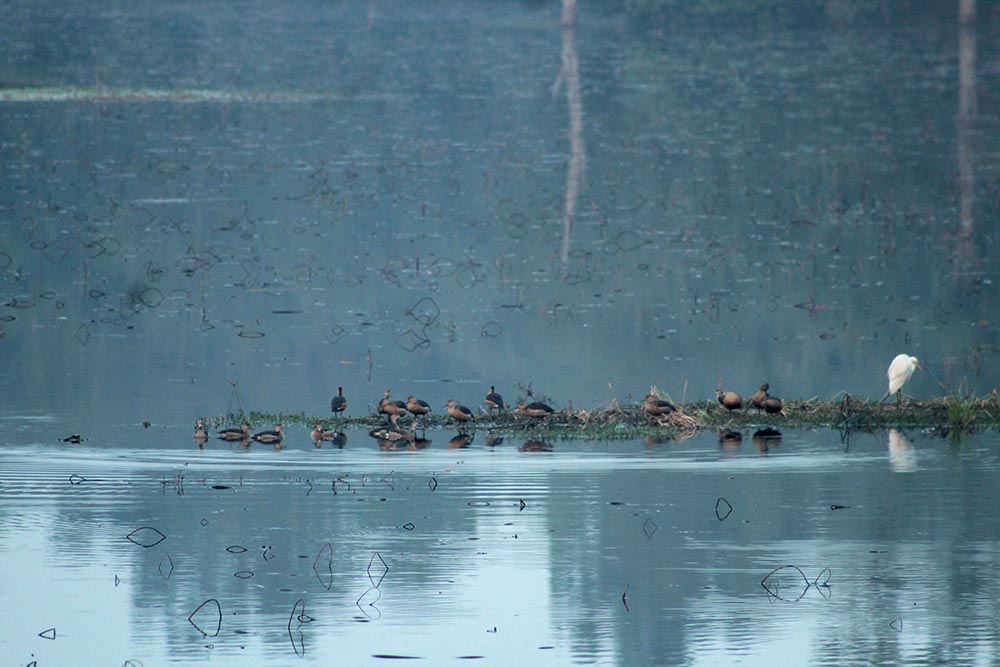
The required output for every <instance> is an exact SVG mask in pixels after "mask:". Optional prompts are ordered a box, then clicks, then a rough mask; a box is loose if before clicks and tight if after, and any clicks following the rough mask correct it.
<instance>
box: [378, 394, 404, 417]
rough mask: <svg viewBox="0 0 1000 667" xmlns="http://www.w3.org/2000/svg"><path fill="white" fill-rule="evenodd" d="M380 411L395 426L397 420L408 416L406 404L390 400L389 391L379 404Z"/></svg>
mask: <svg viewBox="0 0 1000 667" xmlns="http://www.w3.org/2000/svg"><path fill="white" fill-rule="evenodd" d="M378 411H379V413H381V414H383V415H385V416H386V417H387V418H388V419H389V420H390V421H391V422H392V423H393V424H395V423H396V420H398V419H399V418H400V417H402V416H403V415H405V414H406V403H403V402H402V401H394V400H392V399H391V398H389V390H388V389H386V390H385V396H383V397H382V400H381V401H379V402H378Z"/></svg>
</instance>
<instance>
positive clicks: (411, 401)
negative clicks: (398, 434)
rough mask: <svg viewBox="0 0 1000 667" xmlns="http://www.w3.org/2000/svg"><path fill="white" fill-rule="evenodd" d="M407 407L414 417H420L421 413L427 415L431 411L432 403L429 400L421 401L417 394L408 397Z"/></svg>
mask: <svg viewBox="0 0 1000 667" xmlns="http://www.w3.org/2000/svg"><path fill="white" fill-rule="evenodd" d="M406 409H407V410H409V411H410V414H412V415H413V416H414V417H419V416H420V415H426V414H427V413H428V412H430V411H431V406H430V404H428V403H427V401H421V400H420V399H419V398H417V397H416V396H412V395H411V396H407V397H406Z"/></svg>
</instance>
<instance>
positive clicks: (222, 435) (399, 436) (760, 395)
mask: <svg viewBox="0 0 1000 667" xmlns="http://www.w3.org/2000/svg"><path fill="white" fill-rule="evenodd" d="M917 368H920V364H919V362H918V360H917V358H916V357H911V356H909V355H906V354H900V355H897V356H896V357H895V358H894V359H893V360H892V363H891V364H890V365H889V370H888V372H887V374H886V375H887V376H888V379H889V391H888V392H887V393H886V394H885V395H884V396H883V397H882V400H883V401H884V400H885V399H886V398H887V397H888V396H890V395H892V394H895V395H896V400H897V403H898V402H899V400H900V396H901V391H900V389H901V388H902V386H903V384H905V383H906V381H907V380H909V379H910V377H911V376H912V375H913V372H914V370H915V369H917ZM769 390H770V385H769V384H768V383H766V382H765V383H764V384H762V385H760V387H758V389H757V391H756V392H755V393H754V394H752V395H751V396H750V398H749V405H748V407H750V406H752V407H754V408H756V409H757V410H758V412H760V411H763V412H765V413H767V414H769V415H783V414H784V403H783V402H782V400H781V399H780V398H777V397H775V396H771V395H770V394H769V393H768V391H769ZM715 399H716V401H718V403H719V405H721V406H722V407H723V408H725V409H727V410H741V409H743V407H744V402H743V397H742V396H740V395H739V394H738V393H736V392H734V391H726V390H723V389H717V390H716V391H715ZM483 405H484V406H485V407H486V411H487V414H488V415H489V416H491V417H492V416H493V414H494V412H496V413H497V414H500V413H502V412H504V411H505V410H506V409H507V404H506V403H505V402H504V400H503V396H501V395H500V394H498V393H497V391H496V387H493V386H491V387H490V390H489V392H488V393H487V394H486V396H484V397H483ZM443 407H444V408H445V410H446V412H447V414H448V417H450V418H451V420H452V421H453V422H454V423H455V424H457V425H458V429H459V434H460V435H462V434H463V428H464V425H466V424H468V423H470V422H472V421H473V420H474V419H475V415H474V414H473V412H472V410H470V409H469V408H468V407H466V406H465V405H462V404H461V403H459V402H457V401H455V400H454V399H448V401H447V403H445V405H444V406H443ZM346 410H347V398H346V397H345V396H344V388H343V387H338V388H337V395H336V396H334V397H333V399H332V400H331V401H330V411H331V412H332V413H333V414H335V415H337V416H338V417H339V416H342V415H343V414H344V412H345V411H346ZM642 410H643V411H644V412H645V413H646V414H648V415H650V416H652V417H654V418H658V419H662V418H665V417H666V418H674V417H679V418H680V420H674V421H670V422H669V423H671V424H674V425H682V426H684V425H691V424H694V423H695V422H694V420H691V419H690V418H689V417H687V416H686V415H683V413H682V412H681V410H680V408H679V407H678V406H677V405H676V404H674V403H672V402H671V401H669V400H665V399H664V398H662V397H660V396H657V395H656V394H654V393H649V394H647V395H646V397H645V400H644V401H643V404H642ZM376 411H377V412H378V414H379V415H385V417H386V423H385V425H384V426H382V427H379V428H376V429H373V430H372V431H370V433H369V434H370V435H371V436H373V437H375V438H378V439H380V440H386V441H398V440H411V441H412V440H413V439H414V438H415V437H416V431H417V428H418V427H419V419H420V418H421V417H424V416H426V415H428V414H429V413H431V412H433V408H431V406H430V404H429V403H427V401H424V400H421V399H419V398H417V397H416V396H413V395H412V394H411V395H410V396H408V397H407V398H406V401H401V400H398V399H394V398H392V394H391V392H390V390H388V389H386V390H385V394H384V395H383V396H382V400H380V401H379V402H378V404H377V406H376ZM514 412H515V413H516V414H519V415H522V416H525V417H529V418H532V419H544V418H546V417H549V416H551V415H554V414H556V410H554V409H553V408H552V407H551V406H549V405H548V404H546V403H544V402H542V401H532V402H530V403H528V402H525V401H519V402H518V403H517V405H516V406H515V408H514ZM407 415H410V416H412V417H413V419H412V421H411V423H410V425H409V429H408V430H405V431H404V430H402V429H401V428H400V426H399V419H400V418H401V417H405V416H407ZM661 423H663V422H661ZM310 436H311V437H312V439H313V440H314V441H315V442H316V443H317V445H318V444H319V443H321V442H323V441H325V440H330V441H333V442H334V443H335V444H338V443H340V444H342V443H343V442H346V439H347V437H346V436H345V435H344V434H343V433H342V432H339V431H332V430H328V429H325V428H323V426H322V425H321V424H316V425H315V426H314V427H313V430H312V432H311V433H310ZM216 437H218V438H219V439H220V440H226V441H229V442H242V443H244V445H249V444H250V442H251V441H253V442H260V443H268V444H273V445H274V446H275V447H278V448H280V447H281V443H282V442H283V441H284V438H285V434H284V432H283V431H282V425H281V424H275V425H274V428H273V429H271V430H267V431H261V432H259V433H251V430H250V424H248V423H247V422H244V423H243V424H241V425H240V426H239V427H232V428H224V429H222V430H220V431H218V432H217V433H216ZM194 438H195V440H197V441H198V442H199V444H203V443H204V442H205V441H207V440H208V439H209V433H208V427H207V426H206V424H205V420H204V419H198V420H197V422H196V423H195V433H194Z"/></svg>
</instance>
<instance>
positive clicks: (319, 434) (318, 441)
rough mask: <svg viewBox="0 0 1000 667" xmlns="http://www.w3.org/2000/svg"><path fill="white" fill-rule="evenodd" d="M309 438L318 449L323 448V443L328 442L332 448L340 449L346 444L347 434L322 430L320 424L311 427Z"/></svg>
mask: <svg viewBox="0 0 1000 667" xmlns="http://www.w3.org/2000/svg"><path fill="white" fill-rule="evenodd" d="M309 437H310V438H311V439H312V441H313V444H315V445H316V448H317V449H319V448H321V447H322V446H323V442H324V441H327V440H328V441H330V442H331V443H332V444H333V446H334V447H337V448H338V449H342V448H343V447H344V445H346V444H347V434H346V433H344V432H342V431H332V430H329V429H325V428H323V425H322V424H316V425H315V426H313V430H312V431H311V432H310V433H309Z"/></svg>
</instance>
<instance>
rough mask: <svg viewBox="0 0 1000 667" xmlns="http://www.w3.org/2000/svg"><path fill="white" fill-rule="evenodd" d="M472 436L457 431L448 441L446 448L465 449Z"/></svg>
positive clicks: (470, 442) (469, 443)
mask: <svg viewBox="0 0 1000 667" xmlns="http://www.w3.org/2000/svg"><path fill="white" fill-rule="evenodd" d="M474 438H475V436H472V435H469V434H468V433H459V434H458V435H456V436H455V437H454V438H452V439H451V440H449V441H448V449H465V448H467V447H468V446H469V445H471V444H472V441H473V439H474Z"/></svg>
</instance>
